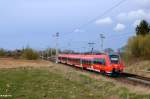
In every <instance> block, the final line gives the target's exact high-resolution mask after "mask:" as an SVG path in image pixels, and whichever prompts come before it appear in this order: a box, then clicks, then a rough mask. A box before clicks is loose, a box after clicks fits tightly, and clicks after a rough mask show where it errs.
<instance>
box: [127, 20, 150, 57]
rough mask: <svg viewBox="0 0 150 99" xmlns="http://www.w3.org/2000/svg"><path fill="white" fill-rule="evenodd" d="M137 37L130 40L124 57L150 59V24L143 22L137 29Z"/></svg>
mask: <svg viewBox="0 0 150 99" xmlns="http://www.w3.org/2000/svg"><path fill="white" fill-rule="evenodd" d="M135 32H136V36H133V37H131V38H129V40H128V42H127V45H126V47H124V48H125V52H124V57H126V58H127V59H128V60H130V59H148V60H149V59H150V24H149V23H148V22H147V21H146V20H142V21H141V22H140V24H139V25H137V27H136V28H135Z"/></svg>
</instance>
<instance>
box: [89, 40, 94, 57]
mask: <svg viewBox="0 0 150 99" xmlns="http://www.w3.org/2000/svg"><path fill="white" fill-rule="evenodd" d="M88 44H89V47H92V50H91V54H93V49H94V44H95V43H94V42H89V43H88Z"/></svg>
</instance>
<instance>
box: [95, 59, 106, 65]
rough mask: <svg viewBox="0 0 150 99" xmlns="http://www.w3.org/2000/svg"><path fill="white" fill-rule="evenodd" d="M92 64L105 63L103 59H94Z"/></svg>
mask: <svg viewBox="0 0 150 99" xmlns="http://www.w3.org/2000/svg"><path fill="white" fill-rule="evenodd" d="M93 63H94V64H100V65H105V59H94V61H93Z"/></svg>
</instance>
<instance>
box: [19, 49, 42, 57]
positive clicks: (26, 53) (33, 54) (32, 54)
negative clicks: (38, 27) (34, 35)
mask: <svg viewBox="0 0 150 99" xmlns="http://www.w3.org/2000/svg"><path fill="white" fill-rule="evenodd" d="M22 57H23V58H25V59H27V60H36V59H38V58H39V54H38V52H36V51H34V50H33V49H31V48H26V49H24V50H23V54H22Z"/></svg>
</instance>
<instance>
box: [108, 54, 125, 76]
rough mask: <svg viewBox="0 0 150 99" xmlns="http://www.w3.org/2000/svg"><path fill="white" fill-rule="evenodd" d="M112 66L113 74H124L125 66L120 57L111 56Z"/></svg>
mask: <svg viewBox="0 0 150 99" xmlns="http://www.w3.org/2000/svg"><path fill="white" fill-rule="evenodd" d="M109 59H110V64H111V68H112V74H116V73H117V74H118V73H122V72H123V69H124V64H123V62H122V60H121V58H120V56H119V55H116V54H111V55H109Z"/></svg>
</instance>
